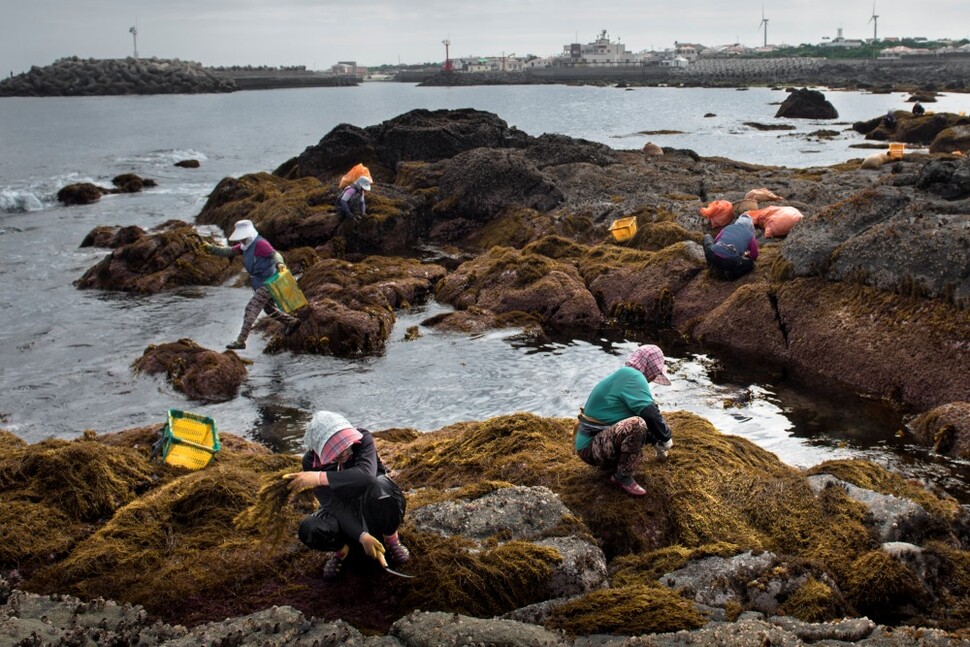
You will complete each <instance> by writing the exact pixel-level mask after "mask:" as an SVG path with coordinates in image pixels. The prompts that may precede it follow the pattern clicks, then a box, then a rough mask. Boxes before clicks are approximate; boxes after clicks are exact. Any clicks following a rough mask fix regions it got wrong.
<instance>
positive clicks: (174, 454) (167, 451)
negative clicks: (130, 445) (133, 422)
mask: <svg viewBox="0 0 970 647" xmlns="http://www.w3.org/2000/svg"><path fill="white" fill-rule="evenodd" d="M219 447H220V445H219V430H218V429H216V422H215V420H213V419H212V418H210V417H208V416H200V415H197V414H194V413H189V412H188V411H179V410H177V409H169V410H168V422H167V423H166V424H165V427H163V428H162V437H161V438H160V439H159V441H158V445H157V446H156V449H155V453H156V454H157V455H159V456H160V457H161V459H162V460H163V461H164V462H166V463H168V464H169V465H174V466H176V467H187V468H188V469H192V470H198V469H202V468H203V467H205V466H206V465H208V464H209V462H210V461H211V460H212V457H213V456H215V453H216V452H217V451H219Z"/></svg>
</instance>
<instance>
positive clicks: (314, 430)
mask: <svg viewBox="0 0 970 647" xmlns="http://www.w3.org/2000/svg"><path fill="white" fill-rule="evenodd" d="M347 428H353V425H352V424H350V421H349V420H347V419H346V418H344V417H343V416H342V415H340V414H339V413H334V412H333V411H317V412H316V413H315V414H313V418H311V419H310V422H309V424H307V426H306V433H305V434H303V449H304V450H306V451H312V452H313V453H315V454H316V455H317V456H322V455H323V446H324V445H326V444H327V441H328V440H330V438H331V437H332V436H333V435H334V434H336V433H337V432H338V431H342V430H344V429H347Z"/></svg>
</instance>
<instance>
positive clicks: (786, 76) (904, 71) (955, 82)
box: [395, 57, 970, 92]
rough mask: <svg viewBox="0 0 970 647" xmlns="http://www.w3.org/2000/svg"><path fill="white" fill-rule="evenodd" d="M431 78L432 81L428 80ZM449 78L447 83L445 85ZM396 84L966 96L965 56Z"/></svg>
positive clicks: (736, 63)
mask: <svg viewBox="0 0 970 647" xmlns="http://www.w3.org/2000/svg"><path fill="white" fill-rule="evenodd" d="M432 77H433V78H432ZM448 78H451V79H452V82H450V83H449V82H447V79H448ZM395 80H398V81H405V82H422V85H476V84H477V85H500V84H523V83H591V84H612V83H622V84H629V85H687V86H698V87H741V86H746V85H822V86H828V87H838V88H847V89H856V88H879V89H886V90H893V89H895V90H900V91H907V90H915V89H917V88H922V89H926V88H927V87H932V88H933V89H935V90H950V91H955V92H970V57H965V58H949V59H942V58H927V59H926V60H921V59H914V60H888V61H876V60H869V59H867V60H832V59H823V58H748V59H711V60H701V61H696V62H694V63H691V64H690V65H688V66H687V67H682V68H680V67H660V66H588V67H584V66H569V67H548V68H535V69H529V70H526V71H524V72H519V73H511V72H509V73H500V72H488V73H475V74H463V73H452V74H448V75H445V74H433V73H424V74H416V73H411V74H405V73H400V74H398V75H397V76H396V77H395Z"/></svg>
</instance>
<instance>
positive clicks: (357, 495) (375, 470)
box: [303, 429, 387, 540]
mask: <svg viewBox="0 0 970 647" xmlns="http://www.w3.org/2000/svg"><path fill="white" fill-rule="evenodd" d="M358 431H359V432H360V433H361V434H362V435H363V438H361V439H360V442H359V443H356V444H354V445H352V448H353V454H352V455H351V457H350V458H349V459H348V460H347V462H346V463H344V464H343V466H339V469H338V465H337V463H328V464H326V465H321V466H319V467H313V456H314V454H313V452H312V451H309V452H307V453H306V454H304V455H303V471H304V472H321V471H322V472H326V473H327V480H328V481H329V483H330V485H329V487H328V486H322V485H321V486H317V487H315V488H314V489H313V493H314V494H315V495H316V497H317V501H319V502H320V507H321V508H326V509H327V510H328V511H330V513H331V514H333V515H334V516H335V517H336V518H337V521H338V522H339V523H340V528H341V530H343V531H344V532H346V533H347V536H348V537H350V538H351V539H353V540H356V539H357V538H358V537H360V533H362V532H363V531H364V526H363V524H362V523H361V503H362V499H363V497H364V495H365V494H366V493H367V490H368V488H370V487H371V486H372V485H374V484H375V483H376V481H377V475H378V474H387V468H386V467H385V466H384V464H383V463H382V462H381V459H380V457H378V455H377V447H376V446H375V445H374V436H372V435H371V433H370V432H369V431H367V430H366V429H358Z"/></svg>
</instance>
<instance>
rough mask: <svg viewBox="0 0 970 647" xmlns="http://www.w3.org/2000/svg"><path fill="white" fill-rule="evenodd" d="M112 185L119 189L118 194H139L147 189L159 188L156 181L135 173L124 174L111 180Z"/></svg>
mask: <svg viewBox="0 0 970 647" xmlns="http://www.w3.org/2000/svg"><path fill="white" fill-rule="evenodd" d="M111 183H112V184H113V185H115V187H117V192H118V193H138V192H139V191H141V190H142V189H144V188H146V187H153V186H158V183H157V182H155V180H152V179H149V178H143V177H139V176H137V175H135V174H134V173H122V174H121V175H117V176H115V177H113V178H112V179H111Z"/></svg>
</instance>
